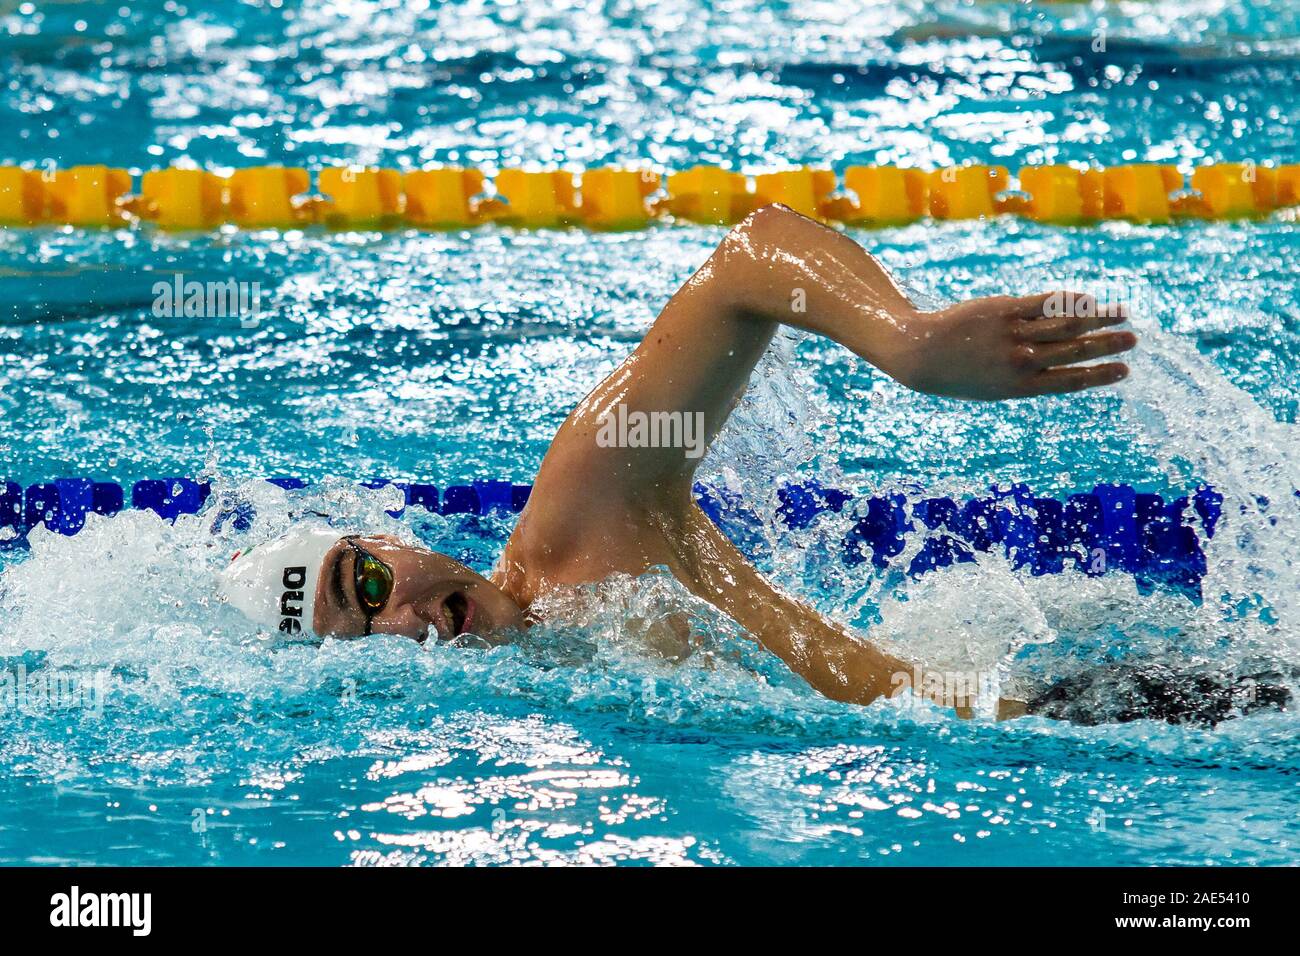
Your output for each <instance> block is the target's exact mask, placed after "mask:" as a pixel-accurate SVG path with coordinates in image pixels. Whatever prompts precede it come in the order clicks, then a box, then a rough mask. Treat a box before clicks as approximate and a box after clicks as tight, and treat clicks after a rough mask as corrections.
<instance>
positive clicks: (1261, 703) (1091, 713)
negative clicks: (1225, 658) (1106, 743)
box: [1028, 662, 1296, 727]
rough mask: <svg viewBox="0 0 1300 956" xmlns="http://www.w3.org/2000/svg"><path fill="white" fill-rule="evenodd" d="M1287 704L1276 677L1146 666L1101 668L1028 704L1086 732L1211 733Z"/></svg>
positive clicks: (1283, 683) (1280, 677)
mask: <svg viewBox="0 0 1300 956" xmlns="http://www.w3.org/2000/svg"><path fill="white" fill-rule="evenodd" d="M1291 677H1292V679H1294V678H1295V677H1296V675H1294V674H1293V675H1291ZM1291 699H1292V694H1291V690H1290V688H1289V687H1288V686H1287V677H1286V675H1284V674H1282V673H1281V672H1279V671H1275V670H1267V669H1265V670H1261V671H1260V672H1258V673H1252V674H1246V675H1242V676H1235V675H1234V674H1231V673H1228V672H1224V671H1202V672H1195V673H1186V672H1178V671H1174V670H1171V669H1170V668H1169V667H1168V666H1166V665H1164V664H1158V663H1149V662H1148V663H1142V664H1106V665H1104V666H1102V667H1098V668H1095V669H1093V670H1090V671H1087V672H1085V673H1083V674H1076V675H1075V676H1073V677H1067V678H1065V679H1064V680H1061V681H1058V682H1057V683H1055V684H1053V685H1052V686H1051V687H1049V688H1048V689H1047V690H1046V691H1044V692H1043V693H1041V694H1039V695H1038V696H1037V697H1035V698H1034V699H1033V700H1031V701H1029V704H1028V711H1029V713H1031V714H1038V715H1040V716H1043V717H1051V718H1054V719H1056V720H1068V721H1071V722H1072V723H1076V724H1085V725H1088V726H1092V725H1094V724H1106V723H1125V722H1127V721H1131V720H1164V721H1167V722H1168V723H1171V724H1197V725H1202V726H1209V727H1213V726H1214V725H1215V724H1217V723H1218V722H1219V721H1221V720H1228V719H1230V718H1232V717H1240V716H1244V715H1246V714H1249V713H1251V712H1253V711H1257V710H1285V709H1286V708H1287V707H1288V705H1290V703H1291Z"/></svg>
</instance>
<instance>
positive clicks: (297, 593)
mask: <svg viewBox="0 0 1300 956" xmlns="http://www.w3.org/2000/svg"><path fill="white" fill-rule="evenodd" d="M280 583H281V584H282V585H284V589H285V590H284V593H283V594H281V595H280V630H282V631H284V633H286V634H297V633H298V632H299V631H301V630H302V623H301V622H300V621H299V620H298V619H299V618H301V617H302V589H303V585H305V584H306V583H307V569H306V568H305V567H298V568H285V569H284V576H283V577H282V578H281V579H280ZM293 601H296V602H297V605H296V606H295V605H294V604H292V603H290V602H293Z"/></svg>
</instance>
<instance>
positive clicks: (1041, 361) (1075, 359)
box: [1021, 332, 1137, 368]
mask: <svg viewBox="0 0 1300 956" xmlns="http://www.w3.org/2000/svg"><path fill="white" fill-rule="evenodd" d="M1135 345H1137V336H1136V335H1134V334H1133V333H1132V332H1101V333H1099V334H1097V335H1085V336H1084V337H1083V338H1079V339H1071V340H1070V341H1068V342H1044V343H1042V344H1041V345H1034V346H1021V347H1022V348H1028V349H1029V350H1030V353H1031V354H1032V355H1033V359H1034V361H1035V362H1036V363H1037V364H1038V365H1039V366H1041V367H1043V368H1050V367H1052V366H1054V365H1077V364H1078V363H1079V362H1091V361H1092V360H1093V359H1099V358H1105V357H1106V356H1107V355H1118V354H1119V353H1121V352H1127V351H1128V350H1129V349H1131V348H1133V346H1135Z"/></svg>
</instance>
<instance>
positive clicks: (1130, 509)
mask: <svg viewBox="0 0 1300 956" xmlns="http://www.w3.org/2000/svg"><path fill="white" fill-rule="evenodd" d="M267 481H269V482H270V483H271V484H274V485H277V486H279V487H281V488H283V489H286V490H289V491H293V490H299V489H304V488H307V487H308V486H309V482H307V481H305V480H303V479H300V478H270V479H267ZM360 484H361V485H362V486H363V487H367V488H383V487H386V486H390V485H391V486H392V487H394V488H396V489H398V490H400V491H401V492H402V500H403V504H402V507H401V508H400V509H399V510H396V511H390V512H389V514H391V515H393V516H394V517H396V516H399V515H401V514H402V513H403V512H404V511H405V510H406V509H423V510H425V511H427V512H429V513H433V514H439V515H447V516H453V515H479V516H486V515H491V514H494V513H497V514H517V513H519V512H520V511H522V510H523V508H524V505H525V504H526V503H527V502H528V496H529V493H530V492H531V490H532V486H531V485H527V484H519V483H516V482H512V481H509V480H506V479H486V480H478V481H473V482H470V483H467V484H452V485H447V486H445V487H443V488H441V489H440V488H438V487H437V486H435V485H433V484H429V483H425V482H417V481H389V480H388V479H383V478H374V479H367V480H365V481H362V482H360ZM695 494H696V500H697V501H698V502H699V504H700V506H701V507H702V508H703V509H704V511H705V513H706V514H708V515H709V517H710V518H712V519H713V520H714V521H715V522H716V523H718V524H719V525H722V526H724V527H726V528H728V529H729V530H732V531H735V532H737V533H738V536H740V537H743V536H744V534H745V532H746V529H750V531H751V532H752V530H753V529H755V528H757V527H758V526H759V521H760V519H759V517H758V515H757V514H756V513H755V512H754V511H753V510H752V508H750V507H748V506H747V505H746V503H745V502H744V501H742V500H741V499H740V498H739V497H738V496H736V495H734V494H731V493H728V492H726V491H724V490H720V489H717V488H714V487H711V486H708V485H705V484H697V485H696V486H695ZM211 495H212V488H211V485H210V484H209V483H208V482H206V481H203V480H200V479H195V478H184V477H165V478H152V479H143V480H141V481H137V482H135V483H134V484H133V485H130V486H129V487H123V486H122V485H119V484H117V483H116V482H108V481H93V480H92V479H89V478H59V479H55V480H53V481H45V482H37V483H34V484H31V485H28V486H27V487H26V488H24V487H23V486H22V485H19V484H18V483H16V482H12V481H6V482H0V531H7V537H0V548H9V549H15V548H23V547H25V546H26V543H27V542H26V535H27V532H28V531H30V530H31V529H32V528H34V527H36V526H37V525H41V524H44V525H45V527H46V528H47V529H49V530H51V531H55V532H58V533H59V534H64V535H75V534H76V533H77V532H79V531H80V530H81V529H82V528H83V527H84V526H85V522H86V516H87V515H88V514H98V515H104V516H110V515H114V514H117V513H118V512H120V511H122V510H124V509H125V508H128V507H130V508H136V509H149V510H152V511H154V512H155V513H156V514H158V515H159V516H160V517H161V518H163V519H165V520H168V521H174V520H175V519H176V518H177V517H179V516H180V515H184V514H197V513H199V512H200V511H202V510H203V508H204V506H205V505H206V504H207V502H208V499H209V498H210V497H211ZM777 499H778V501H779V506H778V508H777V512H776V513H777V515H778V516H779V518H780V519H781V521H782V522H783V523H784V524H785V525H786V526H787V527H789V528H791V529H794V530H799V529H803V528H807V527H809V526H811V525H812V524H813V522H814V521H816V520H817V519H818V518H819V517H820V516H821V515H824V514H827V513H835V514H839V513H841V512H843V511H844V510H845V508H846V507H850V505H851V506H852V507H851V510H850V511H849V515H850V516H853V515H856V516H857V518H856V520H855V521H854V522H853V524H852V525H851V527H850V528H849V530H848V531H847V533H845V535H844V536H843V538H842V540H841V542H840V558H841V560H842V561H843V563H844V564H845V565H848V566H850V567H853V566H858V565H862V564H864V563H866V562H868V561H870V562H871V563H872V564H873V565H874V566H875V567H877V568H882V569H883V568H885V567H888V566H889V565H890V563H891V559H893V558H895V557H897V556H898V555H900V554H902V553H903V551H904V550H905V548H906V546H907V538H908V536H909V535H910V534H913V533H924V534H926V535H927V537H926V540H925V542H924V544H923V546H922V547H921V549H920V551H919V552H918V553H917V554H915V555H914V556H913V557H912V558H911V559H910V561H909V564H908V567H907V572H908V573H909V574H912V575H919V574H922V573H924V572H926V571H930V570H933V569H935V568H940V567H947V566H949V565H952V564H955V563H961V562H969V561H974V560H975V555H976V553H977V552H984V553H988V552H992V551H1000V552H1002V553H1003V554H1005V555H1006V557H1007V558H1008V559H1009V560H1010V561H1011V563H1012V565H1013V566H1014V567H1016V568H1019V569H1027V570H1028V571H1029V572H1030V573H1032V574H1035V575H1042V574H1054V573H1060V572H1062V571H1065V570H1070V569H1073V570H1077V571H1082V572H1083V573H1085V574H1089V575H1093V576H1096V575H1100V574H1104V573H1107V572H1111V571H1122V572H1125V573H1128V574H1131V575H1134V577H1135V578H1136V579H1137V581H1138V583H1139V586H1141V587H1143V588H1151V587H1154V586H1156V585H1163V586H1167V587H1173V588H1178V589H1182V590H1185V591H1189V592H1191V593H1194V594H1197V595H1199V582H1200V579H1201V578H1202V576H1203V575H1204V574H1205V569H1206V561H1205V554H1204V552H1203V551H1202V549H1201V537H1202V535H1203V536H1204V537H1205V538H1206V539H1209V538H1212V537H1213V536H1214V533H1215V530H1216V528H1217V526H1218V523H1219V520H1220V518H1221V516H1222V513H1223V496H1222V495H1221V494H1219V493H1218V492H1217V491H1215V490H1214V489H1213V488H1210V487H1207V486H1202V487H1200V488H1197V489H1195V490H1194V491H1193V492H1191V493H1190V494H1188V495H1183V496H1180V497H1178V498H1174V499H1171V500H1168V501H1167V500H1165V498H1163V497H1162V496H1160V495H1157V494H1149V493H1144V492H1141V491H1138V490H1136V489H1135V488H1133V487H1132V486H1130V485H1124V484H1102V485H1097V486H1095V487H1094V488H1093V489H1092V491H1090V492H1086V493H1082V494H1073V495H1069V496H1068V497H1066V498H1064V499H1057V498H1050V497H1041V496H1037V495H1034V494H1033V493H1032V492H1031V491H1030V489H1029V488H1028V486H1026V485H1024V484H1014V485H1011V486H1009V487H1006V488H996V487H995V488H994V489H992V491H991V493H990V494H989V495H987V496H983V497H970V498H966V499H964V500H957V499H954V498H951V497H946V496H937V497H916V498H913V499H910V500H909V499H908V498H907V497H906V496H905V495H902V494H892V495H876V496H871V497H859V496H855V495H853V494H850V493H848V492H845V491H842V490H839V489H835V488H827V487H824V486H822V485H821V484H819V483H817V482H815V481H804V482H800V483H792V484H787V485H784V486H782V487H780V488H778V489H777ZM209 513H210V514H211V517H212V527H213V530H214V531H216V530H221V529H223V528H226V527H232V528H234V529H236V530H246V529H247V528H249V527H251V525H252V522H253V519H254V518H255V511H254V509H253V506H252V505H251V503H249V502H248V501H246V500H243V499H240V498H238V497H237V496H234V495H222V496H219V498H218V500H217V501H215V502H214V503H213V507H212V508H211V509H209ZM1198 531H1199V533H1198ZM738 543H739V544H742V546H743V542H740V541H738Z"/></svg>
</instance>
